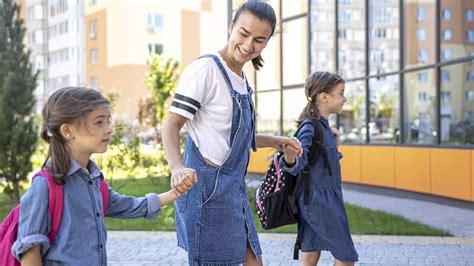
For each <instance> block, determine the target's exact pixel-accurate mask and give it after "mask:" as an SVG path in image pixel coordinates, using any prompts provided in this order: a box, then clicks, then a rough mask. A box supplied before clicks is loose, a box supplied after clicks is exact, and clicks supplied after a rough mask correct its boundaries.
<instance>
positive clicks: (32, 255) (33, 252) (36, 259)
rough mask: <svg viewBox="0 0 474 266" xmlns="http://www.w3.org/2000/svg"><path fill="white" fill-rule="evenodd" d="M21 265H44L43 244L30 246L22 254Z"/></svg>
mask: <svg viewBox="0 0 474 266" xmlns="http://www.w3.org/2000/svg"><path fill="white" fill-rule="evenodd" d="M21 265H27V266H28V265H34V266H41V265H43V259H42V257H41V246H34V247H32V248H30V249H29V250H28V251H27V252H25V253H24V254H23V255H22V256H21Z"/></svg>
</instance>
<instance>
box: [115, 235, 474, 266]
mask: <svg viewBox="0 0 474 266" xmlns="http://www.w3.org/2000/svg"><path fill="white" fill-rule="evenodd" d="M259 236H260V241H261V246H262V250H263V260H264V265H270V266H272V265H275V266H276V265H300V262H299V261H294V260H293V244H294V240H295V236H294V235H293V234H266V233H263V234H259ZM108 238H109V240H108V244H107V249H108V251H107V252H108V260H109V265H121V266H122V265H123V266H125V265H127V266H130V265H150V266H151V265H188V264H187V256H186V253H185V252H184V251H183V250H182V249H180V248H178V247H177V246H176V233H175V232H141V231H136V232H130V231H111V232H109V237H108ZM353 239H354V243H355V245H356V249H357V251H358V253H359V262H358V263H357V265H453V266H454V265H456V266H459V265H474V239H473V238H462V237H402V236H358V235H354V236H353ZM332 263H333V259H332V256H331V255H330V253H329V252H323V253H322V256H321V260H320V263H319V265H332Z"/></svg>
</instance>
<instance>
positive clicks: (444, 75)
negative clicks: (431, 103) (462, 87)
mask: <svg viewBox="0 0 474 266" xmlns="http://www.w3.org/2000/svg"><path fill="white" fill-rule="evenodd" d="M441 80H442V81H444V82H448V81H450V80H451V73H450V72H449V71H448V70H441Z"/></svg>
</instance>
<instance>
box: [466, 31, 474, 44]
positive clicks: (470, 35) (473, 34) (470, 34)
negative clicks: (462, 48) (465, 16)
mask: <svg viewBox="0 0 474 266" xmlns="http://www.w3.org/2000/svg"><path fill="white" fill-rule="evenodd" d="M466 40H467V41H468V42H474V31H472V30H468V31H466Z"/></svg>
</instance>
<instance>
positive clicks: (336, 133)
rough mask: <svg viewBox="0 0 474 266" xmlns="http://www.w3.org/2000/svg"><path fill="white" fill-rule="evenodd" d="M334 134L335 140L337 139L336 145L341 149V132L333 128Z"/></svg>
mask: <svg viewBox="0 0 474 266" xmlns="http://www.w3.org/2000/svg"><path fill="white" fill-rule="evenodd" d="M331 131H332V134H333V135H334V138H336V145H337V147H339V137H340V135H341V132H339V130H337V128H335V127H331Z"/></svg>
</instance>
